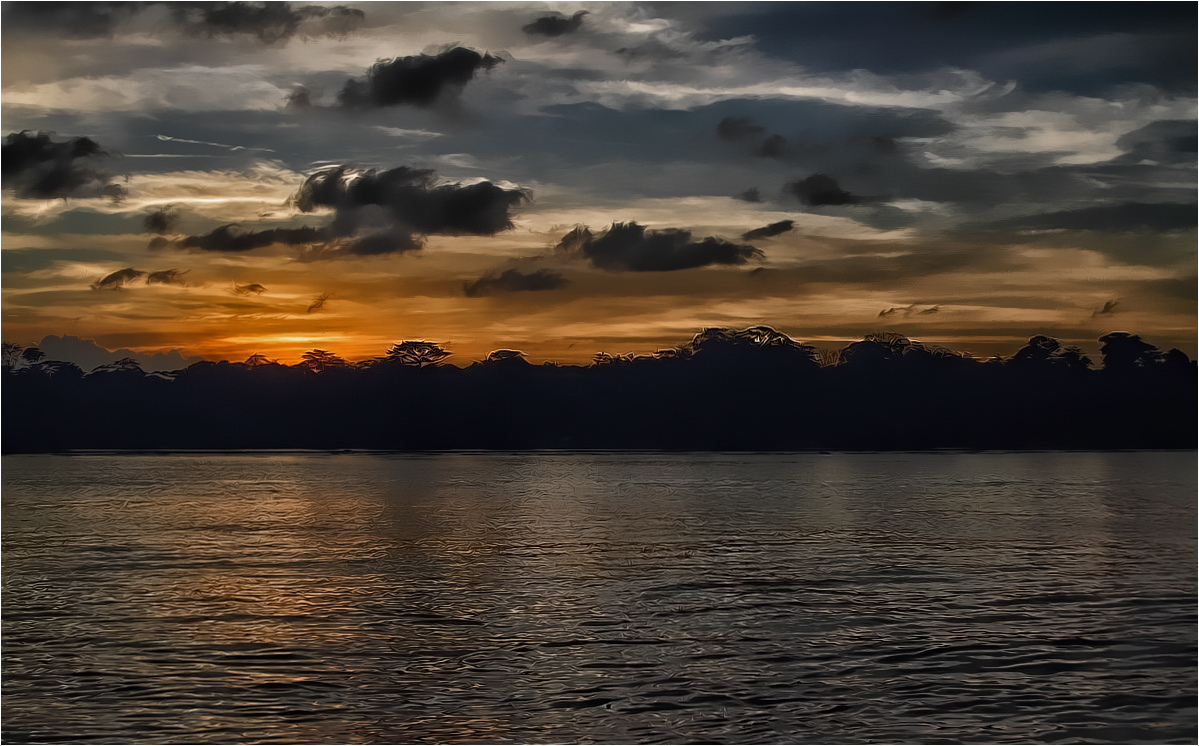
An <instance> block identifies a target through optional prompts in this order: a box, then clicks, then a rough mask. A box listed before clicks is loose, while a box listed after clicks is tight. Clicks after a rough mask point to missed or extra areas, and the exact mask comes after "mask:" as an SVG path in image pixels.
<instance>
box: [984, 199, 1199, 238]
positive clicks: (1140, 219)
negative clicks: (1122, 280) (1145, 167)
mask: <svg viewBox="0 0 1199 746" xmlns="http://www.w3.org/2000/svg"><path fill="white" fill-rule="evenodd" d="M1195 216H1196V206H1195V205H1188V204H1144V203H1138V202H1125V203H1123V204H1119V205H1098V206H1095V207H1084V208H1081V209H1078V210H1060V211H1057V212H1047V213H1041V214H1040V215H1026V216H1023V217H1018V218H1011V219H1008V220H1000V221H996V222H994V223H991V224H990V225H991V226H993V227H997V228H1010V229H1015V230H1054V229H1065V230H1090V231H1103V232H1109V233H1120V232H1130V231H1175V230H1187V229H1192V228H1194V227H1195V225H1196V219H1195Z"/></svg>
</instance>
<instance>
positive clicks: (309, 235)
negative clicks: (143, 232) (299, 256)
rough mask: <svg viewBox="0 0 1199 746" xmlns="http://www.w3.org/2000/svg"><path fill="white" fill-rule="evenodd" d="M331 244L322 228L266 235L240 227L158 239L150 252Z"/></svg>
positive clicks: (277, 230) (266, 232)
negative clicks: (179, 237)
mask: <svg viewBox="0 0 1199 746" xmlns="http://www.w3.org/2000/svg"><path fill="white" fill-rule="evenodd" d="M328 240H329V233H328V232H327V231H326V230H324V229H322V228H309V227H307V226H305V227H303V228H271V229H268V230H264V231H246V230H243V229H242V227H241V226H240V225H238V224H237V223H230V224H229V225H222V226H220V227H219V228H215V229H213V230H212V232H210V233H206V234H204V235H202V236H187V237H185V238H181V239H179V240H176V241H168V240H166V239H162V238H156V239H154V240H153V241H151V242H150V248H153V249H158V248H163V247H165V246H172V247H174V248H180V249H199V250H200V251H217V252H227V253H237V252H242V251H251V250H253V249H261V248H265V247H267V246H272V245H274V244H283V245H285V246H300V245H305V244H313V243H323V242H325V241H328Z"/></svg>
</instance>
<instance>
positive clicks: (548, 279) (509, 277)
mask: <svg viewBox="0 0 1199 746" xmlns="http://www.w3.org/2000/svg"><path fill="white" fill-rule="evenodd" d="M568 284H569V280H567V279H566V278H565V277H563V276H562V275H560V274H559V273H557V272H554V271H552V270H548V269H539V270H537V271H535V272H521V271H520V270H516V269H508V270H504V271H503V272H502V273H500V274H499V275H496V274H495V273H493V272H489V273H487V274H485V275H483V276H482V277H480V278H479V279H477V280H475V281H473V282H467V283H463V286H462V288H463V290H464V291H465V292H466V296H467V297H468V298H477V297H479V296H484V295H498V294H500V293H517V292H527V291H537V290H555V289H557V288H560V287H563V286H565V285H568Z"/></svg>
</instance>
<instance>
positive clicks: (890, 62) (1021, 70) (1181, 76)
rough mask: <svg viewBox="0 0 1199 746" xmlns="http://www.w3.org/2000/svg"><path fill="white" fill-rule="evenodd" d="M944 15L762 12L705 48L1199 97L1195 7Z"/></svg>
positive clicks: (1087, 89) (1073, 6)
mask: <svg viewBox="0 0 1199 746" xmlns="http://www.w3.org/2000/svg"><path fill="white" fill-rule="evenodd" d="M704 5H706V4H704ZM867 7H868V8H869V13H868V14H866V15H865V16H863V14H862V12H861V11H862V9H864V8H867ZM938 7H940V6H939V5H934V4H930V3H872V4H871V5H869V6H862V5H858V4H848V5H847V4H845V3H761V4H754V5H752V6H749V7H747V8H746V11H745V12H742V13H735V14H725V15H722V16H721V17H720V20H719V23H714V24H710V25H709V27H708V28H707V29H705V30H704V31H703V32H701V35H700V38H701V39H702V40H710V41H715V40H718V39H729V38H733V37H737V36H742V35H746V34H752V35H753V36H754V38H755V48H756V49H757V50H758V51H760V52H762V53H763V54H766V55H770V56H774V57H780V58H783V59H786V60H789V61H791V62H793V63H795V64H797V65H800V66H803V67H804V68H806V69H808V70H809V71H812V72H813V73H820V72H828V71H844V70H855V69H857V70H870V71H871V72H873V73H876V74H879V75H898V74H905V73H919V72H922V71H930V70H940V69H949V68H956V69H964V70H977V71H979V72H980V73H981V74H982V75H983V76H984V77H985V78H988V79H990V80H1000V81H1004V80H1019V81H1020V86H1021V88H1024V89H1027V90H1033V91H1051V90H1065V91H1071V92H1077V93H1083V94H1084V95H1094V94H1097V93H1099V92H1101V91H1104V90H1108V89H1110V88H1111V87H1113V86H1114V85H1119V84H1122V83H1148V84H1151V85H1156V86H1159V87H1163V88H1167V89H1172V90H1174V89H1176V90H1193V89H1194V85H1195V65H1194V62H1195V42H1194V31H1193V29H1194V28H1195V21H1196V12H1195V4H1194V3H1095V4H1091V5H1088V6H1086V10H1085V12H1083V11H1082V10H1081V6H1079V5H1078V4H1077V3H1061V2H1053V3H1050V2H1045V3H1036V4H1031V3H1019V4H1013V3H972V4H970V5H968V6H965V10H963V11H962V12H959V13H956V14H951V15H945V14H941V13H938V12H937V11H936V8H938ZM1180 29H1183V30H1185V31H1181V32H1180ZM897 40H902V43H897Z"/></svg>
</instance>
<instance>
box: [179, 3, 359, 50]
mask: <svg viewBox="0 0 1199 746" xmlns="http://www.w3.org/2000/svg"><path fill="white" fill-rule="evenodd" d="M170 8H171V16H172V18H173V19H174V21H175V23H176V24H177V25H178V27H179V28H180V29H181V30H182V31H183V32H184V33H187V34H189V35H191V36H207V37H209V38H211V37H215V36H232V35H236V34H247V35H250V36H253V37H255V38H257V39H258V41H260V42H262V43H263V44H278V43H281V42H287V41H289V40H291V39H292V37H294V36H296V35H297V34H300V35H301V36H334V37H336V36H345V35H346V34H349V33H350V32H352V31H353V30H354V29H356V28H357V27H358V26H359V24H361V23H362V22H363V21H364V20H365V19H366V14H365V13H363V12H362V11H361V10H358V9H357V8H348V7H346V6H344V5H338V6H334V7H331V8H329V7H324V6H320V5H302V6H299V7H293V6H292V5H291V4H290V3H277V2H264V3H247V2H218V3H170Z"/></svg>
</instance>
